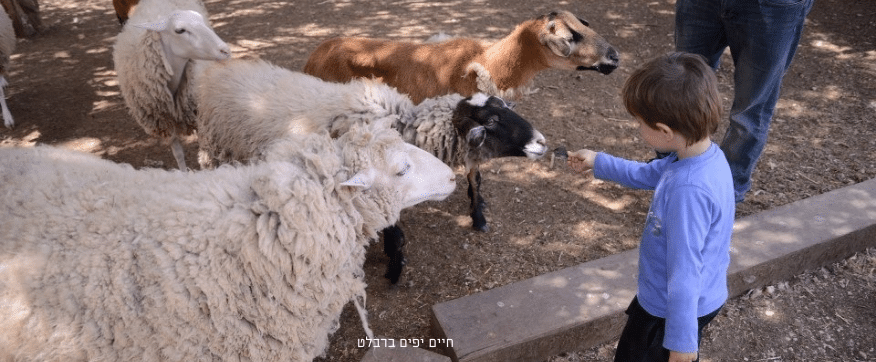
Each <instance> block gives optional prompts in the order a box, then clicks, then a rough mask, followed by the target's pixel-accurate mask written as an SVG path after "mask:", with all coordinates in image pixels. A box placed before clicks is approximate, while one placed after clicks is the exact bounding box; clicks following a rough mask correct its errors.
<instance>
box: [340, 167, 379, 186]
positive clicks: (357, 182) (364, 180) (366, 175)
mask: <svg viewBox="0 0 876 362" xmlns="http://www.w3.org/2000/svg"><path fill="white" fill-rule="evenodd" d="M375 178H377V171H375V170H374V169H373V168H367V169H364V170H362V171H359V172H358V173H356V174H355V175H353V177H350V179H349V180H347V181H344V182H341V185H342V186H350V187H356V188H360V189H363V190H367V189H369V188H371V186H372V185H374V179H375Z"/></svg>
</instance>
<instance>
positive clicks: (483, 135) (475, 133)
mask: <svg viewBox="0 0 876 362" xmlns="http://www.w3.org/2000/svg"><path fill="white" fill-rule="evenodd" d="M486 139H487V129H486V128H484V126H477V127H475V128H472V129H471V130H469V131H468V135H467V136H466V137H465V140H466V141H467V142H468V146H469V148H480V147H481V145H483V144H484V141H485V140H486Z"/></svg>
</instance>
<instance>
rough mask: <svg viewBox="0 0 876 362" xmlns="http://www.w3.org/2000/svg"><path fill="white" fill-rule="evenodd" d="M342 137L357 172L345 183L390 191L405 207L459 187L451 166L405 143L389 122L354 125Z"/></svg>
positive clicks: (348, 160) (435, 198) (346, 156)
mask: <svg viewBox="0 0 876 362" xmlns="http://www.w3.org/2000/svg"><path fill="white" fill-rule="evenodd" d="M339 140H340V141H341V142H342V143H343V145H344V149H345V150H344V159H345V160H346V161H345V162H344V163H345V164H346V165H348V166H349V167H350V169H351V171H352V172H355V174H354V175H353V176H352V177H350V178H349V179H348V180H346V181H344V182H343V183H342V185H344V186H349V187H355V188H359V189H362V190H369V191H370V192H383V193H388V194H389V195H390V197H392V198H393V199H394V200H395V201H396V202H398V205H400V207H401V208H407V207H411V206H414V205H416V204H418V203H421V202H423V201H440V200H443V199H445V198H447V196H449V195H450V194H451V193H452V192H453V190H454V189H455V188H456V181H455V179H454V178H455V174H454V173H453V170H452V169H450V167H448V166H447V165H445V164H444V163H443V162H441V160H439V159H438V158H436V157H435V156H433V155H432V154H430V153H428V152H426V151H424V150H422V149H420V148H418V147H416V146H413V145H411V144H409V143H406V142H404V140H402V138H401V136H400V135H399V134H398V132H396V131H394V130H392V129H391V128H389V123H388V122H387V123H386V124H364V125H359V124H357V125H354V126H353V127H352V128H351V129H350V130H349V131H348V132H346V133H344V134H343V135H341V137H340V138H339ZM386 226H388V225H386Z"/></svg>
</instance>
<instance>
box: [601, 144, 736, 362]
mask: <svg viewBox="0 0 876 362" xmlns="http://www.w3.org/2000/svg"><path fill="white" fill-rule="evenodd" d="M593 174H594V176H596V177H597V178H600V179H604V180H609V181H614V182H617V183H619V184H621V185H624V186H627V187H631V188H638V189H648V190H654V196H653V199H652V201H651V207H650V209H649V210H648V218H647V220H646V222H645V228H644V230H643V231H642V241H641V244H640V245H639V277H638V291H637V295H638V299H639V304H641V305H642V308H644V309H645V311H647V312H648V313H650V314H651V315H654V316H656V317H660V318H665V319H666V329H665V331H664V332H665V333H664V339H663V347H664V348H666V349H668V350H671V351H677V352H684V353H691V352H696V351H697V350H698V345H697V339H698V336H697V328H698V325H697V317H701V316H704V315H707V314H709V313H711V312H714V311H715V310H717V309H718V308H719V307H721V305H723V304H724V302H725V301H726V300H727V267H728V266H729V264H730V235H731V232H732V230H733V221H734V218H735V212H736V205H735V199H734V196H733V179H732V176H731V175H730V167H729V166H728V164H727V159H726V158H725V157H724V153H723V152H722V151H721V149H720V148H718V146H717V145H716V144H714V143H712V144H711V145H710V147H709V149H708V150H706V152H704V153H702V154H700V155H698V156H694V157H690V158H686V159H682V160H679V159H678V158H677V156H676V155H675V154H670V156H668V157H666V158H663V159H659V160H654V161H651V162H650V163H641V162H635V161H629V160H625V159H622V158H617V157H614V156H610V155H608V154H604V153H600V154H598V155H597V157H596V162H595V165H594V168H593Z"/></svg>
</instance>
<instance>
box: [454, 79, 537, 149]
mask: <svg viewBox="0 0 876 362" xmlns="http://www.w3.org/2000/svg"><path fill="white" fill-rule="evenodd" d="M453 125H454V127H455V128H456V132H457V134H458V135H459V136H460V137H461V138H464V139H465V142H466V143H467V151H468V152H467V153H466V160H465V161H466V163H467V164H469V165H471V164H478V163H481V162H483V161H486V160H488V159H491V158H496V157H515V156H516V157H528V158H530V159H538V158H540V157H541V156H544V154H545V153H546V152H547V146H546V144H545V138H544V136H543V135H542V134H541V132H539V131H537V130H535V129H533V128H532V125H531V124H530V123H529V122H528V121H526V120H525V119H523V117H520V115H518V114H517V113H515V112H514V111H513V110H511V108H510V107H508V105H507V104H506V103H505V101H503V100H502V99H500V98H497V97H488V96H486V95H484V94H482V93H478V94H475V95H473V96H471V97H469V98H466V99H463V100H462V101H460V102H459V104H457V107H456V110H454V112H453Z"/></svg>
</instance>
